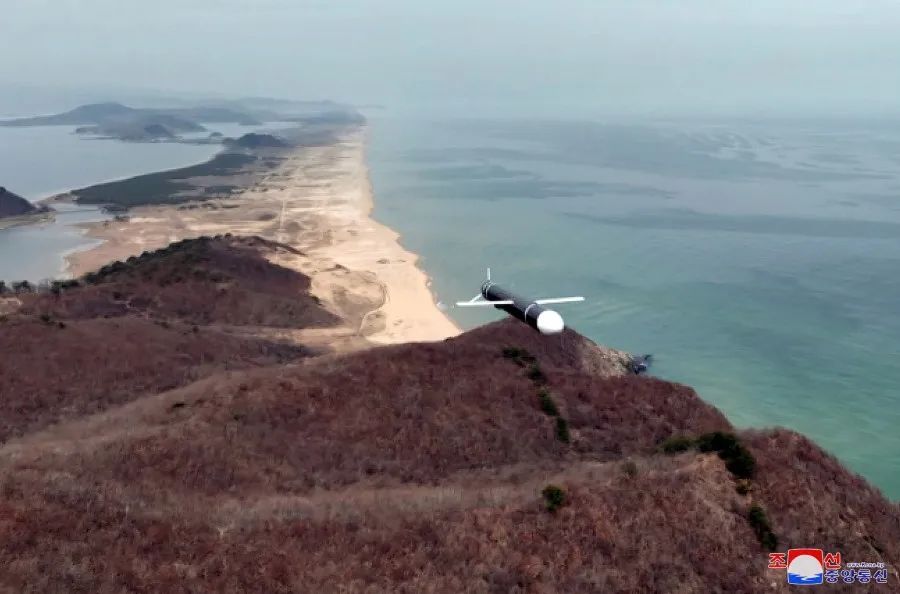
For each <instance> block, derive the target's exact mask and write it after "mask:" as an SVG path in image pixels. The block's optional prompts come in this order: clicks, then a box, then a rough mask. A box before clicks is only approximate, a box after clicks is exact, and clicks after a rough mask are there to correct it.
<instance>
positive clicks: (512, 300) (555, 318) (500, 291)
mask: <svg viewBox="0 0 900 594" xmlns="http://www.w3.org/2000/svg"><path fill="white" fill-rule="evenodd" d="M578 301H584V297H554V298H551V299H535V300H531V299H524V298H522V297H520V296H518V295H516V294H515V293H513V292H511V291H508V290H506V289H504V288H503V287H501V286H499V285H498V284H497V283H495V282H493V281H491V269H490V268H488V270H487V280H486V281H484V283H483V284H482V285H481V293H479V294H478V295H476V296H475V297H473V298H472V299H470V300H469V301H458V302H457V303H456V305H457V307H485V306H491V307H496V308H497V309H501V310H503V311H505V312H506V313H508V314H509V315H511V316H512V317H514V318H516V319H517V320H519V321H521V322H525V323H526V324H528V325H529V326H531V327H532V328H534V329H535V330H537V331H538V332H540V333H541V334H559V333H560V332H562V331H563V329H564V328H565V327H566V325H565V322H563V318H562V316H561V315H559V313H557V312H555V311H553V310H552V309H547V308H545V307H544V306H545V305H549V304H555V303H575V302H578Z"/></svg>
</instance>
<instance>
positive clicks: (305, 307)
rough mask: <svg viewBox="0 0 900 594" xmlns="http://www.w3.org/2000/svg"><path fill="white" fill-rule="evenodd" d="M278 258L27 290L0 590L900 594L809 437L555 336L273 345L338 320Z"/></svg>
mask: <svg viewBox="0 0 900 594" xmlns="http://www.w3.org/2000/svg"><path fill="white" fill-rule="evenodd" d="M284 249H288V248H285V247H284V246H280V245H278V244H274V243H270V242H265V241H263V240H260V239H254V238H248V239H238V238H228V237H224V238H216V239H201V240H194V241H188V242H182V243H179V244H177V245H175V246H173V247H170V248H167V249H166V250H162V251H160V252H156V253H153V254H145V255H144V256H141V257H139V258H135V259H134V260H131V261H129V262H125V263H120V264H116V265H111V266H109V267H106V268H105V269H104V270H101V271H98V273H96V274H94V275H90V276H89V277H85V278H84V279H82V281H81V282H80V283H79V284H78V286H72V287H69V286H68V285H67V286H60V287H58V288H57V289H58V290H57V291H56V293H58V295H56V294H54V293H53V292H51V293H48V294H42V295H25V296H23V297H22V299H23V301H24V303H23V306H22V308H21V309H20V311H19V312H18V313H16V314H14V315H12V316H10V317H9V318H8V319H7V320H6V321H5V322H2V324H3V326H2V329H3V331H2V332H0V354H2V355H3V356H0V403H2V404H0V405H2V407H3V414H2V415H0V418H2V419H3V420H4V421H3V428H2V431H3V432H2V434H0V441H2V444H0V567H3V568H4V570H3V571H0V590H3V589H6V590H8V591H26V590H29V589H30V590H31V591H40V592H71V591H85V592H119V591H135V592H158V591H166V592H197V591H223V592H238V591H266V592H291V591H310V592H313V591H315V592H362V591H365V592H454V593H456V592H566V593H578V592H788V591H790V590H789V587H788V586H787V584H786V581H785V575H784V571H781V572H779V571H776V570H768V569H767V568H766V564H767V561H768V556H767V553H768V552H769V551H770V550H781V551H784V550H786V549H788V548H790V547H805V546H810V547H822V548H824V549H826V550H828V551H841V552H842V554H843V559H844V561H872V562H884V563H886V564H887V567H888V570H889V580H890V581H889V583H888V584H887V585H886V586H883V585H878V584H869V585H868V586H867V587H868V588H871V590H872V591H876V592H890V591H895V590H894V588H895V587H896V583H897V580H898V574H897V568H898V566H900V510H898V507H897V505H896V504H894V503H891V502H889V501H887V500H885V499H884V497H883V496H882V495H881V494H880V493H879V492H878V491H877V490H876V489H874V488H872V487H871V486H869V485H868V484H867V483H866V482H865V481H864V480H863V479H862V478H860V477H858V476H856V475H853V474H852V473H849V472H848V471H847V470H846V469H844V468H843V467H842V466H841V465H840V463H839V462H838V461H837V460H835V459H834V458H833V457H832V456H830V455H828V454H826V453H825V452H823V451H822V450H821V449H819V448H818V447H817V446H816V445H815V444H813V443H811V442H810V441H809V440H807V439H806V438H804V437H802V436H800V435H798V434H795V433H792V432H790V431H786V430H781V429H778V430H767V431H738V430H736V429H735V428H734V427H732V426H731V424H730V423H729V422H728V420H727V419H726V418H725V417H724V416H723V415H722V414H721V413H720V412H719V411H717V410H716V409H715V408H713V407H711V406H709V405H708V404H706V403H704V402H703V401H702V400H701V399H700V398H699V397H698V396H697V395H696V394H695V393H694V391H693V390H691V389H690V388H688V387H685V386H681V385H678V384H674V383H670V382H665V381H661V380H658V379H654V378H649V377H637V376H634V375H631V374H629V373H628V372H627V364H628V362H629V360H628V357H627V356H625V355H623V354H622V353H619V352H617V351H612V350H609V349H605V348H602V347H599V346H597V345H595V344H594V343H592V342H591V341H589V340H587V339H586V338H584V337H582V336H580V335H578V334H577V333H576V332H574V331H572V330H566V331H565V332H564V333H563V334H561V335H558V336H554V337H544V336H541V335H539V334H537V333H535V332H533V331H532V330H531V329H529V328H527V327H525V326H524V325H522V324H519V323H518V322H515V321H512V320H504V321H502V322H498V323H494V324H490V325H488V326H485V327H482V328H478V329H476V330H473V331H470V332H467V333H464V334H462V335H460V336H458V337H456V338H452V339H448V340H446V341H442V342H437V343H420V344H405V345H397V346H387V347H379V348H368V349H363V350H359V351H352V352H346V353H329V352H321V353H317V352H314V351H312V350H310V349H309V348H308V347H304V346H303V345H297V344H288V343H277V342H273V341H272V340H271V339H267V338H265V336H264V335H263V334H261V333H260V332H259V330H260V328H266V327H294V328H301V327H303V328H310V327H319V328H327V327H328V325H329V324H333V323H335V320H334V317H333V316H332V314H330V313H329V312H328V311H326V310H325V309H324V308H323V307H322V306H321V304H320V303H318V302H317V300H316V299H315V298H314V297H312V296H311V295H309V289H310V285H309V279H307V278H306V277H304V276H302V275H299V274H297V273H295V272H292V271H289V270H286V269H282V268H280V267H278V266H276V265H274V264H271V262H270V260H271V259H272V257H273V255H275V254H277V253H278V251H279V250H284ZM295 255H296V254H295ZM60 323H61V324H62V325H63V326H64V327H60ZM776 541H777V542H776ZM840 588H841V587H840V586H838V587H837V588H834V589H837V590H840Z"/></svg>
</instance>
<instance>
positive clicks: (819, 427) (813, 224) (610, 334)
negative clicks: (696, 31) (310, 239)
mask: <svg viewBox="0 0 900 594" xmlns="http://www.w3.org/2000/svg"><path fill="white" fill-rule="evenodd" d="M369 135H370V143H369V161H370V166H371V176H372V180H373V184H374V189H375V195H376V200H375V204H376V209H375V216H376V217H377V218H378V219H379V220H381V221H382V222H384V223H385V224H387V225H389V226H391V227H393V228H394V229H396V230H397V231H398V232H399V233H401V235H402V241H403V243H404V245H405V246H406V247H408V248H409V249H411V250H412V251H414V252H417V253H418V254H420V255H421V257H422V261H421V265H422V266H423V267H424V269H425V270H426V271H427V272H428V273H429V274H430V276H431V277H432V278H433V283H434V284H433V288H434V291H435V293H436V295H437V298H438V299H439V300H440V301H441V302H443V303H448V304H449V303H452V302H454V301H457V300H460V299H469V298H471V297H472V296H474V295H475V294H476V293H477V292H478V288H479V285H480V283H481V281H482V280H483V277H484V268H485V267H487V266H490V267H491V268H492V276H493V278H494V280H496V281H497V282H500V283H502V284H504V285H505V286H509V287H510V288H512V289H514V290H516V291H517V292H520V293H522V294H524V295H528V296H533V297H535V298H537V297H557V296H569V295H584V296H585V297H586V298H587V301H586V302H585V303H583V304H574V305H561V306H559V307H558V310H559V311H560V312H561V313H562V314H563V317H564V318H565V320H566V322H567V324H568V325H570V326H572V327H574V328H575V329H576V330H578V331H579V332H581V333H583V334H585V335H587V336H588V337H590V338H592V339H593V340H595V341H597V342H599V343H602V344H606V345H609V346H613V347H617V348H621V349H625V350H628V351H631V352H635V353H653V354H654V367H653V373H654V374H656V375H658V376H660V377H663V378H666V379H670V380H674V381H679V382H683V383H686V384H689V385H691V386H693V387H695V388H696V389H697V391H698V392H699V393H700V395H701V396H702V397H703V398H704V399H706V400H707V401H708V402H710V403H712V404H714V405H715V406H717V407H719V408H720V409H721V410H722V411H723V412H724V413H725V414H726V415H728V417H729V419H730V420H731V421H732V422H734V423H735V424H736V425H738V426H741V427H748V426H753V427H762V426H774V425H780V426H786V427H789V428H792V429H795V430H798V431H800V432H802V433H804V434H806V435H808V436H810V437H811V438H813V439H814V440H815V441H816V442H818V443H819V444H821V445H822V446H823V447H825V448H826V449H827V450H829V451H830V452H832V453H834V454H835V455H837V456H838V457H839V458H840V459H841V460H843V461H844V462H845V463H847V464H848V465H849V466H850V468H852V469H854V470H855V471H857V472H859V473H861V474H863V475H864V476H865V477H867V478H868V479H869V480H870V481H871V482H873V483H874V484H875V485H877V486H878V487H880V488H881V489H882V490H883V491H884V492H885V493H886V494H887V495H888V496H890V497H892V498H894V499H897V498H900V431H898V430H897V428H898V427H900V126H898V125H897V124H895V123H890V122H848V121H844V122H838V121H802V122H798V121H769V122H758V121H734V122H639V123H628V124H622V123H604V122H591V121H587V122H565V121H534V120H518V121H517V120H491V121H486V120H468V121H466V120H453V121H434V120H431V121H428V120H403V119H399V118H394V119H392V118H388V117H376V118H375V119H373V120H372V124H371V126H370V133H369ZM449 313H450V315H451V316H452V317H453V318H454V320H456V321H457V322H458V323H459V324H460V325H461V326H463V327H472V326H474V325H477V324H480V323H483V322H484V321H486V320H488V319H494V318H496V317H497V316H499V315H500V314H498V313H496V312H494V311H474V312H473V311H472V310H461V309H456V310H454V309H450V310H449Z"/></svg>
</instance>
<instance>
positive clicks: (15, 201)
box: [0, 187, 41, 218]
mask: <svg viewBox="0 0 900 594" xmlns="http://www.w3.org/2000/svg"><path fill="white" fill-rule="evenodd" d="M40 211H41V209H40V208H38V207H36V206H35V205H33V204H32V203H31V202H29V201H28V200H25V199H24V198H22V197H21V196H18V195H16V194H13V193H12V192H10V191H9V190H7V189H6V188H4V187H0V218H4V217H21V216H24V215H30V214H35V213H37V212H40Z"/></svg>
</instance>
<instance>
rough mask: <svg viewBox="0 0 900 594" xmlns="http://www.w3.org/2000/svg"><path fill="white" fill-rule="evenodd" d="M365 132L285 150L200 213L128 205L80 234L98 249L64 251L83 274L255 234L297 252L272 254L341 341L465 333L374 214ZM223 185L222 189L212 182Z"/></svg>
mask: <svg viewBox="0 0 900 594" xmlns="http://www.w3.org/2000/svg"><path fill="white" fill-rule="evenodd" d="M366 142H367V129H366V127H365V126H361V127H359V128H354V129H352V130H350V131H345V132H344V133H342V134H341V136H340V138H339V139H338V140H337V141H336V142H335V143H333V144H330V145H326V146H307V147H296V148H292V149H290V150H288V151H282V152H281V153H279V156H280V157H281V159H282V162H281V163H280V164H279V165H278V166H276V167H275V168H272V169H260V170H256V171H253V172H251V173H250V174H247V173H243V174H241V175H240V176H239V177H240V182H241V183H240V184H237V185H239V186H240V191H239V192H237V193H236V194H235V195H234V196H232V197H230V198H222V199H217V200H213V201H209V202H201V203H199V205H200V206H196V207H192V208H185V206H186V205H194V204H198V203H195V202H191V203H186V204H180V205H156V206H141V207H136V208H132V209H131V210H130V211H129V219H128V220H127V221H115V220H106V221H102V222H97V223H88V224H84V225H79V226H78V227H80V228H82V229H84V230H85V233H84V234H85V238H86V239H93V240H98V241H100V242H101V243H100V244H99V245H95V246H89V247H88V248H87V249H79V250H77V251H74V252H72V253H69V254H66V255H65V256H64V258H65V265H66V269H67V270H68V272H69V273H70V274H72V275H73V276H80V275H82V274H84V273H86V272H89V271H91V270H95V269H97V268H99V267H100V266H103V265H105V264H108V263H110V262H113V261H115V260H123V259H127V258H128V257H130V256H134V255H138V254H140V253H141V252H143V251H147V250H154V249H158V248H161V247H164V246H165V245H168V244H169V243H171V242H173V241H178V240H181V239H186V238H191V237H197V236H201V235H223V234H226V233H232V234H234V235H259V236H261V237H264V238H266V239H270V240H273V241H277V242H279V243H283V244H285V245H288V246H290V247H292V248H294V249H296V250H299V252H300V254H298V255H293V254H288V253H286V252H284V251H283V250H282V251H278V252H276V253H275V254H273V256H272V257H271V258H272V260H273V261H274V262H275V263H277V264H279V265H281V266H285V267H288V268H291V269H294V270H296V271H298V272H301V273H303V274H305V275H307V276H309V277H310V279H311V288H310V292H311V293H312V294H313V295H315V296H316V297H318V298H319V299H321V301H322V302H323V303H324V304H325V305H326V307H328V308H329V309H331V310H332V311H333V312H334V313H336V314H337V315H338V317H340V318H341V319H343V320H344V321H345V324H344V325H343V327H342V328H339V329H336V330H335V334H336V336H337V335H340V336H341V337H344V338H348V337H352V338H355V339H358V338H359V337H362V338H364V339H365V342H366V343H367V344H372V343H374V344H396V343H403V342H417V341H435V340H442V339H445V338H448V337H451V336H455V335H457V334H459V333H460V332H461V329H460V328H459V327H458V326H457V325H456V324H455V323H454V322H453V321H452V320H451V319H450V318H449V317H448V316H447V315H446V314H445V313H444V312H443V311H441V309H440V308H439V307H438V305H437V300H436V296H435V295H434V293H433V292H432V288H431V279H430V277H429V276H428V275H427V273H426V272H425V271H424V270H422V269H421V268H420V267H419V266H418V262H419V256H418V254H415V253H412V252H410V251H408V250H406V249H405V248H404V247H403V246H402V245H401V243H400V240H401V236H400V234H399V233H397V232H396V231H395V230H393V229H391V228H390V227H387V226H386V225H384V224H382V223H380V222H379V221H377V220H375V219H374V218H373V217H372V213H373V210H374V206H375V197H374V192H373V188H372V183H371V179H370V175H369V167H368V163H367V159H366ZM216 183H220V182H218V181H217V182H216Z"/></svg>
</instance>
